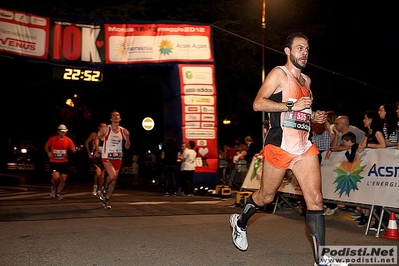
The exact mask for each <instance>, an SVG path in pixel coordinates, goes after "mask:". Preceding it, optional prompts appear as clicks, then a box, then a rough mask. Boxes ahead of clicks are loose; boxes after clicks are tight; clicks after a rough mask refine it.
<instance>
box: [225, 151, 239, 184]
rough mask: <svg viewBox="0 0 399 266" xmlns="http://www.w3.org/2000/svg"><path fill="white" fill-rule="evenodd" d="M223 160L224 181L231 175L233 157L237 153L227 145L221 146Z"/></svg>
mask: <svg viewBox="0 0 399 266" xmlns="http://www.w3.org/2000/svg"><path fill="white" fill-rule="evenodd" d="M223 151H224V152H223V159H224V160H226V162H227V166H226V172H225V174H224V180H228V179H229V176H230V174H231V171H232V170H233V168H234V156H235V155H236V154H237V151H236V149H235V148H234V147H232V146H231V145H229V144H224V145H223Z"/></svg>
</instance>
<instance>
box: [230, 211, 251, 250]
mask: <svg viewBox="0 0 399 266" xmlns="http://www.w3.org/2000/svg"><path fill="white" fill-rule="evenodd" d="M239 218H240V215H238V214H232V215H231V216H230V225H231V227H232V228H233V232H232V234H231V236H232V238H233V243H234V245H235V246H236V247H237V248H238V249H239V250H242V251H245V250H247V249H248V241H247V227H245V229H243V228H240V227H239V226H238V225H237V221H238V219H239Z"/></svg>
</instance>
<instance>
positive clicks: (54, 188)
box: [50, 186, 57, 198]
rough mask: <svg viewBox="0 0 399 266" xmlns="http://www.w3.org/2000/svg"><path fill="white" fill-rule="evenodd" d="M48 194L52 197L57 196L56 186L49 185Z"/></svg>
mask: <svg viewBox="0 0 399 266" xmlns="http://www.w3.org/2000/svg"><path fill="white" fill-rule="evenodd" d="M50 196H51V197H53V198H55V197H56V196H57V188H56V187H53V186H52V187H51V190H50Z"/></svg>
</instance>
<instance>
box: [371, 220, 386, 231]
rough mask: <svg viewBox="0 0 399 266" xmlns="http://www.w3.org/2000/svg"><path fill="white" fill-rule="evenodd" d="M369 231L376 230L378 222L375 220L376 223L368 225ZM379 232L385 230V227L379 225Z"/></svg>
mask: <svg viewBox="0 0 399 266" xmlns="http://www.w3.org/2000/svg"><path fill="white" fill-rule="evenodd" d="M369 229H370V230H371V231H376V232H377V229H378V222H376V223H374V224H373V225H372V226H370V228H369ZM380 232H385V228H384V227H383V226H382V225H381V228H380Z"/></svg>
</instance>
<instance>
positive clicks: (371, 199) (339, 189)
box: [242, 148, 399, 208]
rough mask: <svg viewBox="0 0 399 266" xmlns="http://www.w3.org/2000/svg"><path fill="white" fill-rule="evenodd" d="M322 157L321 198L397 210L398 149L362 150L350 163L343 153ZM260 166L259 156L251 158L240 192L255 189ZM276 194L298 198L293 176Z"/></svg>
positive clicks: (298, 188)
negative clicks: (281, 193) (326, 157)
mask: <svg viewBox="0 0 399 266" xmlns="http://www.w3.org/2000/svg"><path fill="white" fill-rule="evenodd" d="M322 158H323V159H322V164H321V174H322V191H323V197H324V199H326V200H332V201H338V202H348V203H354V204H365V205H380V206H385V207H391V208H399V150H397V149H392V148H386V149H366V150H365V151H363V152H362V153H359V154H358V155H357V157H356V158H355V160H354V161H353V162H349V161H348V160H347V159H346V157H345V152H334V153H332V155H331V157H330V158H329V159H325V152H324V153H322ZM261 164H262V162H261V159H260V158H259V157H258V158H257V157H254V158H253V159H252V162H251V165H250V168H249V169H248V173H247V175H246V177H245V180H244V182H243V184H242V189H246V190H257V189H259V185H260V177H261V169H262V167H261ZM255 169H256V170H255ZM278 191H279V192H283V193H288V194H296V195H302V192H301V189H300V187H299V184H298V182H297V181H296V179H295V176H294V175H290V174H287V175H286V177H285V178H284V180H283V182H282V183H281V186H280V188H279V190H278Z"/></svg>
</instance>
